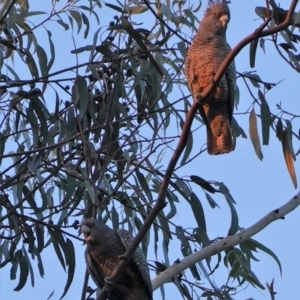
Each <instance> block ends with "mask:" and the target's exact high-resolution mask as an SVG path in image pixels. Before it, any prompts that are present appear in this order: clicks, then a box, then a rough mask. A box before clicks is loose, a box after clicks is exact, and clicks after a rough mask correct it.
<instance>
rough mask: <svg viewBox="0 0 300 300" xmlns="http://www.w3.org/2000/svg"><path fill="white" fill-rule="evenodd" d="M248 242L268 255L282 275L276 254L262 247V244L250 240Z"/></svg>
mask: <svg viewBox="0 0 300 300" xmlns="http://www.w3.org/2000/svg"><path fill="white" fill-rule="evenodd" d="M249 241H250V242H252V243H253V244H254V245H255V247H257V248H258V249H260V250H261V251H264V252H265V253H267V254H269V255H270V256H271V257H272V258H273V259H274V260H275V261H276V263H277V264H278V267H279V271H280V274H282V267H281V263H280V260H279V259H278V257H277V256H276V254H275V253H274V252H273V251H272V250H270V249H269V248H267V247H266V246H264V245H263V244H261V243H259V242H258V241H256V240H254V239H252V238H249Z"/></svg>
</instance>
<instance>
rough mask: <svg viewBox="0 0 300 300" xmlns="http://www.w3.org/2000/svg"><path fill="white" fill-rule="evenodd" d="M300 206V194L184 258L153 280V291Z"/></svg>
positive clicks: (243, 240)
mask: <svg viewBox="0 0 300 300" xmlns="http://www.w3.org/2000/svg"><path fill="white" fill-rule="evenodd" d="M299 205H300V192H299V193H298V194H297V195H296V196H294V197H293V198H292V199H291V200H290V201H289V202H287V203H286V204H285V205H283V206H281V207H280V208H278V209H275V210H274V211H271V212H270V213H268V214H267V215H266V216H264V217H263V218H262V219H260V220H259V221H258V222H256V223H255V224H254V225H252V226H250V227H248V228H247V229H245V230H243V231H241V232H239V233H237V234H235V235H232V236H227V237H226V238H224V239H222V240H220V241H218V242H216V243H214V244H211V245H209V246H207V247H205V248H203V249H202V250H200V251H198V252H195V253H193V254H191V255H190V256H188V257H186V258H184V259H183V260H182V261H181V262H180V263H177V262H176V263H174V264H173V265H172V266H171V267H169V268H168V269H166V270H165V271H164V272H162V273H161V274H159V275H158V276H157V277H156V278H155V279H153V280H152V286H153V290H156V289H157V288H159V287H160V286H161V285H163V284H164V283H167V282H170V280H171V279H172V278H174V277H175V276H176V275H177V274H179V273H181V272H182V271H184V270H185V269H187V268H189V267H191V266H193V265H194V264H196V263H197V262H199V261H201V260H203V259H205V258H208V257H211V256H212V255H215V254H217V253H220V252H222V251H224V250H226V249H229V248H232V247H234V246H236V245H238V244H240V243H242V242H245V241H246V240H248V239H249V238H250V237H252V236H254V235H255V234H257V233H258V232H260V231H261V230H263V229H264V228H266V227H267V226H268V225H269V224H271V223H272V222H274V221H276V220H279V219H281V220H282V219H284V216H285V215H287V214H288V213H290V212H291V211H293V210H294V209H296V208H297V207H298V206H299Z"/></svg>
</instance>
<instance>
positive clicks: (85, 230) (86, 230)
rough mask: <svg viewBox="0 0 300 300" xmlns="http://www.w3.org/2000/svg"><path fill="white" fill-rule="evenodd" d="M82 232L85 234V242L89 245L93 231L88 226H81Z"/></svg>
mask: <svg viewBox="0 0 300 300" xmlns="http://www.w3.org/2000/svg"><path fill="white" fill-rule="evenodd" d="M81 232H82V233H83V236H84V239H85V241H86V242H87V243H88V242H90V240H91V236H90V234H91V229H90V228H89V227H88V226H86V225H81Z"/></svg>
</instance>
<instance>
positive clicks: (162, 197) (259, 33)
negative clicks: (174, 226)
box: [97, 0, 298, 300]
mask: <svg viewBox="0 0 300 300" xmlns="http://www.w3.org/2000/svg"><path fill="white" fill-rule="evenodd" d="M297 3H298V0H293V1H292V3H291V5H290V9H289V11H288V14H287V16H286V19H285V21H284V22H283V23H281V24H279V25H278V26H276V27H272V28H269V29H265V30H264V28H265V27H266V26H267V25H268V23H269V22H270V20H271V17H269V18H268V19H267V20H266V21H265V22H264V23H263V24H262V25H261V26H260V27H259V28H258V29H257V30H255V32H253V33H252V34H250V35H249V36H247V37H246V38H244V39H243V40H242V41H241V42H240V43H238V44H237V45H236V46H235V47H234V48H233V49H232V51H230V53H229V54H228V55H227V57H226V59H225V60H224V61H223V63H222V64H221V66H220V68H219V70H218V72H217V73H216V74H215V76H214V78H213V83H212V84H210V85H209V86H208V87H207V88H206V89H205V90H204V91H203V92H202V93H201V95H200V98H201V99H205V98H206V97H208V95H209V94H210V93H211V92H212V90H213V88H214V86H215V85H216V84H217V83H218V82H219V80H220V79H221V77H222V75H223V73H224V72H225V70H226V68H227V67H228V66H229V64H230V63H231V62H232V60H233V59H234V58H235V57H236V56H237V54H238V53H239V52H240V51H241V50H242V49H243V48H244V47H245V46H246V45H248V44H249V43H250V42H252V41H254V40H256V39H258V38H260V37H264V36H269V35H272V34H275V33H277V32H279V31H281V30H283V29H285V28H286V27H288V26H289V25H290V23H291V20H292V16H293V13H294V11H295V8H296V5H297ZM200 101H201V100H200ZM198 105H199V104H198V103H197V102H194V103H193V104H192V106H191V108H190V110H189V112H188V114H187V118H186V121H185V123H184V125H183V129H182V134H181V136H180V139H179V142H178V145H177V147H176V149H175V151H174V153H173V155H172V158H171V160H170V162H169V165H168V167H167V170H166V174H165V176H164V178H163V181H162V183H161V186H160V189H159V194H158V198H157V201H156V204H155V206H154V207H153V209H152V211H151V212H150V214H149V216H148V217H147V219H146V220H145V223H144V224H143V225H142V227H141V229H140V230H139V232H138V234H137V235H136V237H135V238H134V239H133V241H132V243H131V244H130V246H129V247H128V248H127V251H126V252H125V254H124V256H123V258H122V259H120V262H119V264H118V266H117V267H116V268H115V270H114V272H113V273H112V275H111V276H110V278H109V280H110V282H111V284H112V285H114V284H115V283H116V281H117V280H118V278H119V277H120V275H121V273H122V271H123V270H124V269H125V267H126V265H127V263H128V261H129V259H130V258H131V257H132V255H133V253H134V251H135V249H136V248H137V246H138V245H139V243H140V242H141V240H142V239H143V237H144V236H145V234H146V233H147V231H148V230H149V229H150V227H151V225H152V223H153V221H154V220H155V218H156V217H157V215H158V214H159V212H160V211H161V210H162V209H163V208H164V207H165V206H166V204H167V203H166V194H167V191H168V187H169V183H170V180H171V176H172V174H173V171H174V169H175V167H176V164H177V162H178V160H179V157H180V155H181V154H182V152H183V150H184V148H185V145H186V142H187V138H188V133H189V131H190V128H191V125H192V122H193V119H194V116H195V113H196V111H197V109H198ZM297 206H298V205H297ZM293 209H294V208H293ZM273 214H274V220H275V216H276V215H277V213H275V212H273ZM283 215H284V214H283ZM268 217H270V216H268ZM271 221H273V220H271ZM251 232H252V231H251ZM253 234H255V233H253ZM253 234H252V235H253ZM252 235H250V236H252ZM250 236H249V237H250ZM234 237H238V239H237V240H236V239H233V237H227V238H225V239H224V240H223V243H224V242H231V243H232V239H233V240H234V241H235V242H236V244H238V243H240V242H241V240H239V239H240V238H241V239H242V240H243V236H240V234H239V235H235V236H234ZM227 239H228V240H227ZM215 245H220V244H219V243H216V244H214V245H211V246H209V247H212V248H213V249H214V248H215V247H216V246H215ZM209 247H207V248H209ZM219 247H220V246H219ZM207 248H205V249H203V250H202V251H204V253H206V252H207V251H208V250H206V249H207ZM209 249H210V248H209ZM216 250H218V248H217V249H216ZM216 250H215V251H216ZM218 251H222V250H218ZM216 253H218V252H216ZM212 254H214V252H213V253H210V252H209V255H212ZM190 257H192V258H194V256H193V255H191V256H190ZM190 257H189V259H192V258H190ZM187 259H188V258H187ZM201 259H203V258H200V259H199V258H197V260H192V261H193V263H196V262H197V261H199V260H201ZM179 265H182V264H181V263H180V264H179ZM170 268H176V267H175V266H172V267H170ZM184 269H186V266H185V265H184V268H183V269H182V270H184ZM172 270H173V269H172ZM179 272H180V271H178V273H179ZM164 273H165V272H164ZM164 273H163V274H164ZM160 276H162V275H160ZM172 277H174V275H172ZM172 277H165V280H163V281H162V283H165V282H167V281H168V280H169V278H172ZM155 282H156V281H154V283H155ZM154 287H157V286H156V285H154ZM110 289H111V286H110V284H108V283H106V284H105V285H104V287H103V289H102V291H101V293H100V294H99V296H98V297H97V300H104V299H105V297H106V291H108V290H110Z"/></svg>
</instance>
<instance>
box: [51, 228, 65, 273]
mask: <svg viewBox="0 0 300 300" xmlns="http://www.w3.org/2000/svg"><path fill="white" fill-rule="evenodd" d="M48 232H49V234H50V236H51V242H52V244H53V247H54V250H55V252H56V255H57V258H58V260H59V261H60V264H61V266H62V267H63V269H64V270H66V265H65V261H64V258H63V255H62V252H61V250H60V246H61V241H62V240H63V236H62V233H61V232H60V231H57V230H54V229H52V228H51V227H48Z"/></svg>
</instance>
